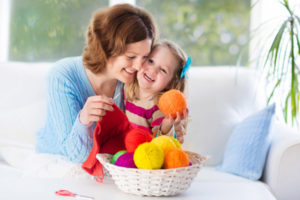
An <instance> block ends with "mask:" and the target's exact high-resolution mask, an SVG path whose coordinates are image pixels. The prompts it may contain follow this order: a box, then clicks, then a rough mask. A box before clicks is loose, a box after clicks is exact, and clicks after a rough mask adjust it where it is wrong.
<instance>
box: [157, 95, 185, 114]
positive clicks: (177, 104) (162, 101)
mask: <svg viewBox="0 0 300 200" xmlns="http://www.w3.org/2000/svg"><path fill="white" fill-rule="evenodd" d="M158 107H159V109H160V110H161V112H163V113H164V114H165V115H166V116H168V115H169V114H171V116H172V117H173V118H176V116H177V115H176V113H177V112H179V114H180V115H183V111H184V110H185V109H186V108H187V106H186V100H185V97H184V95H183V94H182V92H180V91H179V90H175V89H172V90H169V91H167V92H165V93H164V94H163V95H162V96H161V97H160V98H159V102H158Z"/></svg>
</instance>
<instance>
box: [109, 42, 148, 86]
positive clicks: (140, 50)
mask: <svg viewBox="0 0 300 200" xmlns="http://www.w3.org/2000/svg"><path fill="white" fill-rule="evenodd" d="M151 43H152V39H150V38H147V39H145V40H142V41H139V42H135V43H130V44H128V45H126V51H125V53H124V54H122V55H119V56H116V57H111V58H109V59H108V62H107V64H108V66H107V70H108V73H109V74H110V75H111V76H112V77H113V78H115V79H117V80H119V81H121V82H123V83H130V82H132V81H133V79H134V75H135V74H136V72H137V71H138V70H140V68H141V67H142V64H143V63H144V61H145V60H146V58H147V56H148V54H149V53H150V50H151Z"/></svg>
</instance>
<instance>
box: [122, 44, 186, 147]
mask: <svg viewBox="0 0 300 200" xmlns="http://www.w3.org/2000/svg"><path fill="white" fill-rule="evenodd" d="M186 62H187V58H186V56H185V53H184V52H183V50H181V49H180V47H178V46H177V45H176V44H174V43H173V42H170V41H162V42H160V43H157V44H155V45H154V46H153V49H152V51H151V53H150V55H149V57H148V59H147V60H146V61H145V63H144V64H143V65H142V68H141V69H140V70H139V71H138V73H137V77H136V79H135V80H134V82H133V83H130V84H126V85H125V113H126V115H127V117H128V119H129V121H130V122H131V124H132V125H133V126H134V127H137V128H141V129H144V130H147V131H149V132H150V134H157V133H159V134H169V133H170V132H172V131H171V130H172V127H173V125H174V128H175V132H176V134H177V138H178V140H179V142H181V143H183V134H184V130H185V126H186V123H185V122H186V120H185V119H186V117H187V111H185V112H184V114H183V116H180V115H179V113H177V117H176V119H173V118H172V117H171V116H164V114H163V113H162V112H161V111H160V110H159V108H158V106H157V103H158V99H159V97H160V95H161V94H162V93H164V92H166V91H168V90H170V89H178V90H180V91H181V92H184V88H185V82H186V77H185V70H184V68H188V67H189V63H187V65H186ZM157 131H158V132H157ZM173 134H174V133H173Z"/></svg>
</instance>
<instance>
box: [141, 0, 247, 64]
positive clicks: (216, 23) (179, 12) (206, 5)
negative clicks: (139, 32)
mask: <svg viewBox="0 0 300 200" xmlns="http://www.w3.org/2000/svg"><path fill="white" fill-rule="evenodd" d="M250 3H251V1H250V0H176V1H173V0H163V1H162V0H137V1H136V4H137V5H139V6H141V7H143V8H146V9H147V10H148V11H149V12H150V13H152V15H153V16H154V18H155V20H156V22H157V24H158V27H159V30H160V38H164V39H170V40H173V41H175V42H177V43H178V44H179V45H180V46H181V47H182V48H183V49H184V50H185V52H186V53H187V54H188V55H189V56H191V57H192V59H193V62H192V65H234V64H236V62H237V59H238V56H239V54H240V53H241V52H242V50H243V49H245V50H243V55H244V56H243V57H242V60H241V64H242V65H244V64H245V63H246V62H247V59H248V56H245V55H247V53H248V51H247V49H246V48H247V47H246V46H247V42H248V38H249V16H250V14H249V13H250V6H251V5H250Z"/></svg>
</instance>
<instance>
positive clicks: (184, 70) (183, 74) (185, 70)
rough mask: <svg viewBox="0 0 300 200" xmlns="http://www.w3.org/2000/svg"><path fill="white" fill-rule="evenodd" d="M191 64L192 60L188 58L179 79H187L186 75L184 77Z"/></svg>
mask: <svg viewBox="0 0 300 200" xmlns="http://www.w3.org/2000/svg"><path fill="white" fill-rule="evenodd" d="M191 62H192V59H191V57H188V58H187V60H186V63H185V65H184V67H183V69H182V72H181V74H180V78H183V77H185V78H187V75H186V72H187V71H188V70H189V68H190V66H191Z"/></svg>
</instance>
